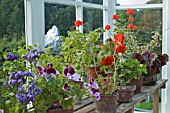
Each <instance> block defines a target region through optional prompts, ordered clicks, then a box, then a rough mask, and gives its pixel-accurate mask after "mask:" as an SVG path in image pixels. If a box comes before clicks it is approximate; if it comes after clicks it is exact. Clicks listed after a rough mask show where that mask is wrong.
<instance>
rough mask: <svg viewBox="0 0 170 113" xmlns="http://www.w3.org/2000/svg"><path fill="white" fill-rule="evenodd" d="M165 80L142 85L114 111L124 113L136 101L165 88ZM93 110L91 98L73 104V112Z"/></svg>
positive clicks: (132, 106) (91, 112)
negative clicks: (139, 91) (128, 99)
mask: <svg viewBox="0 0 170 113" xmlns="http://www.w3.org/2000/svg"><path fill="white" fill-rule="evenodd" d="M166 82H167V80H159V81H157V83H156V84H155V85H154V86H142V91H141V93H140V94H137V95H135V96H134V98H133V99H132V102H130V103H122V104H120V105H119V106H118V107H117V109H116V113H126V112H128V111H129V110H131V109H133V108H134V106H135V105H136V104H137V103H139V102H141V101H142V100H143V99H145V98H146V97H147V96H149V95H150V94H155V93H157V91H158V90H159V89H160V88H165V86H166V85H165V84H166ZM155 95H156V94H155ZM155 98H157V97H155ZM156 102H157V100H156ZM94 110H95V105H94V102H93V100H92V98H86V99H84V100H83V101H82V104H80V105H75V106H74V113H95V112H94Z"/></svg>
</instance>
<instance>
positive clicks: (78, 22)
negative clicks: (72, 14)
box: [74, 20, 83, 27]
mask: <svg viewBox="0 0 170 113" xmlns="http://www.w3.org/2000/svg"><path fill="white" fill-rule="evenodd" d="M74 24H75V26H76V27H80V26H82V25H83V22H82V21H80V20H77V21H75V22H74Z"/></svg>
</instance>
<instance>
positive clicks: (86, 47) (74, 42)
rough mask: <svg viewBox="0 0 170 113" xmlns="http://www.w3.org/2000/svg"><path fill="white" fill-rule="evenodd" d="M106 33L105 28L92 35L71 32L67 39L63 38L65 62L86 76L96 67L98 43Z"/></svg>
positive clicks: (93, 32) (91, 33)
mask: <svg viewBox="0 0 170 113" xmlns="http://www.w3.org/2000/svg"><path fill="white" fill-rule="evenodd" d="M103 32H104V30H103V28H98V29H95V30H94V31H91V32H90V33H81V32H80V31H79V30H76V31H69V32H68V36H67V37H62V38H63V40H64V42H63V44H62V46H61V49H62V53H61V54H62V55H63V57H64V62H65V63H66V64H67V65H72V66H74V67H75V68H76V69H77V71H78V73H79V74H81V75H83V76H86V75H87V68H88V67H89V66H91V65H95V64H93V63H95V61H94V60H95V57H96V54H97V52H98V51H99V45H97V41H98V40H99V38H100V35H101V34H102V33H103Z"/></svg>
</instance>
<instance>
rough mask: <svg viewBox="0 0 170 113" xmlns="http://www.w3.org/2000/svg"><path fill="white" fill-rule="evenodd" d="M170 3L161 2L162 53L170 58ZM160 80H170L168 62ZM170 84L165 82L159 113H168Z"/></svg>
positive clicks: (169, 107) (169, 65) (169, 111)
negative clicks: (165, 86)
mask: <svg viewBox="0 0 170 113" xmlns="http://www.w3.org/2000/svg"><path fill="white" fill-rule="evenodd" d="M169 11H170V1H169V0H163V30H162V31H163V40H162V53H167V54H168V55H169V56H170V12H169ZM162 78H166V79H168V80H170V61H169V62H168V64H167V65H166V66H164V67H163V69H162ZM169 95H170V82H169V81H168V82H167V88H166V89H164V90H163V91H162V103H161V104H162V108H161V109H162V110H161V113H170V98H169Z"/></svg>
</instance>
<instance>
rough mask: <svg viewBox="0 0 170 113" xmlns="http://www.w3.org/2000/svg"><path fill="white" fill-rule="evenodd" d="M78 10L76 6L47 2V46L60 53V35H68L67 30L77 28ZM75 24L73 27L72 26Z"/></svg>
mask: <svg viewBox="0 0 170 113" xmlns="http://www.w3.org/2000/svg"><path fill="white" fill-rule="evenodd" d="M75 20H76V12H75V7H74V6H67V5H61V4H48V3H46V4H45V34H46V35H45V47H51V49H50V50H51V52H53V53H59V52H60V51H61V49H60V47H61V44H62V39H61V38H60V36H61V35H62V36H67V31H70V30H75V27H74V22H75ZM72 26H73V27H72Z"/></svg>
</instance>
